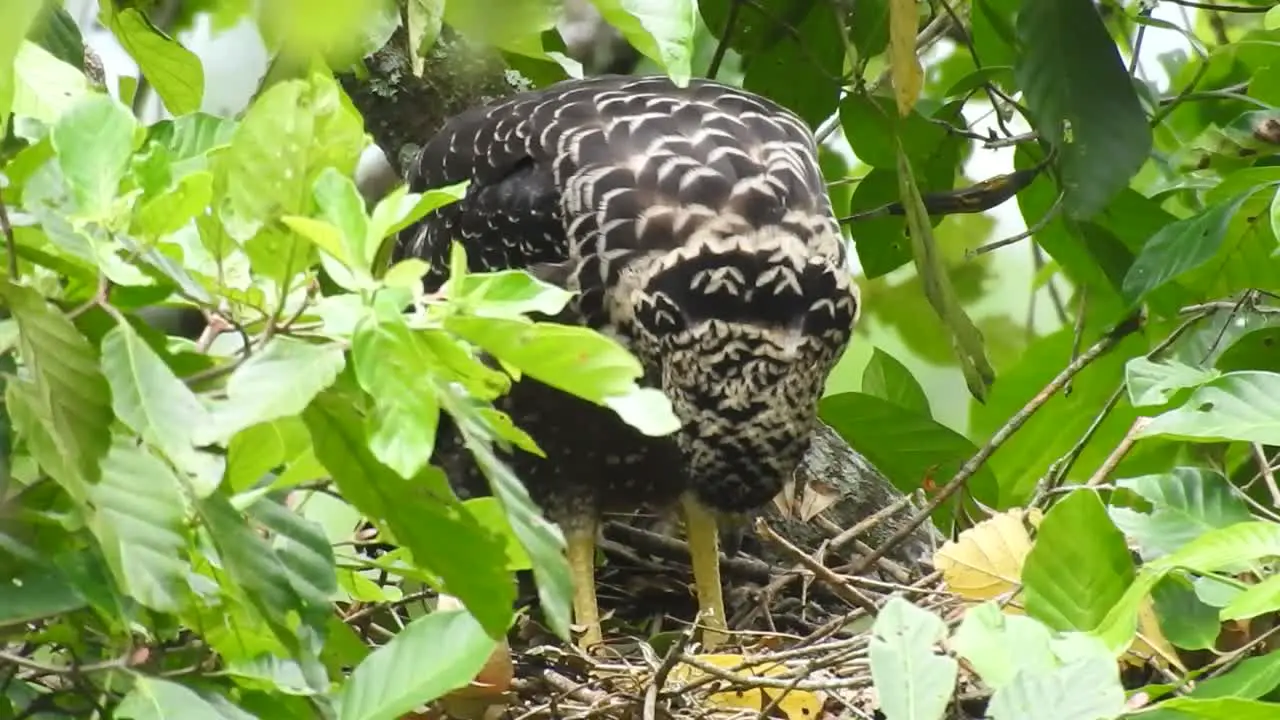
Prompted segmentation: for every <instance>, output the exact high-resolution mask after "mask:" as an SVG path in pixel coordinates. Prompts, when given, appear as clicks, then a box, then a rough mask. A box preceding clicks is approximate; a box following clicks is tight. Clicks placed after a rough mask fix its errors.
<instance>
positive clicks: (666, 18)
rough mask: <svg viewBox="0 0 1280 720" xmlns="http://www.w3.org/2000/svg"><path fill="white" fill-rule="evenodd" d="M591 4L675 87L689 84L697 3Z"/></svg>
mask: <svg viewBox="0 0 1280 720" xmlns="http://www.w3.org/2000/svg"><path fill="white" fill-rule="evenodd" d="M591 4H593V5H595V6H596V9H597V10H599V11H600V16H601V17H603V18H604V20H605V22H607V23H609V24H610V25H612V26H614V27H615V28H617V29H618V31H619V32H621V33H622V36H623V37H624V38H626V39H627V41H628V42H630V43H631V45H632V47H634V48H635V49H637V50H639V51H640V52H641V53H643V54H644V56H645V57H647V58H649V59H650V60H653V61H654V62H656V63H658V65H660V66H661V67H662V68H663V69H665V70H666V71H667V75H669V76H670V77H671V79H672V80H674V81H675V82H676V84H678V85H684V84H685V83H687V82H689V77H690V75H691V74H692V73H693V66H692V64H691V63H692V61H693V38H694V31H695V30H696V29H697V25H698V22H697V21H698V5H697V3H696V2H695V1H694V0H591Z"/></svg>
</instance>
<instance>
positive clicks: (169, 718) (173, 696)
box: [114, 675, 253, 720]
mask: <svg viewBox="0 0 1280 720" xmlns="http://www.w3.org/2000/svg"><path fill="white" fill-rule="evenodd" d="M114 715H115V717H118V718H122V719H123V720H178V718H182V720H251V719H252V718H253V716H252V715H250V714H249V713H246V712H244V711H241V710H238V709H236V708H235V707H234V706H233V705H231V704H230V703H226V704H225V705H223V707H221V708H220V707H217V706H215V705H214V704H213V703H211V702H210V701H209V700H208V699H206V698H205V697H202V696H201V695H200V694H199V693H197V692H196V691H194V690H192V689H191V688H189V687H187V686H185V685H181V684H179V683H176V682H173V681H172V680H163V679H161V678H157V677H150V676H147V675H137V676H135V677H134V678H133V688H132V689H131V690H130V691H129V693H128V694H127V695H125V696H124V699H123V700H121V701H120V705H119V706H118V707H116V708H115V711H114Z"/></svg>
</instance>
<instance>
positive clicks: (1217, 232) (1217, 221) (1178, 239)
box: [1122, 194, 1249, 303]
mask: <svg viewBox="0 0 1280 720" xmlns="http://www.w3.org/2000/svg"><path fill="white" fill-rule="evenodd" d="M1248 197H1249V196H1248V195H1247V194H1245V195H1239V196H1237V197H1235V198H1233V199H1232V200H1229V201H1227V202H1223V203H1219V204H1217V205H1213V206H1211V207H1209V208H1208V209H1206V210H1204V211H1203V212H1201V213H1199V214H1198V215H1193V216H1191V217H1189V218H1185V219H1183V220H1178V221H1177V222H1173V223H1170V224H1168V225H1166V226H1164V228H1162V229H1161V230H1160V231H1159V232H1157V233H1156V234H1155V235H1153V236H1152V237H1151V239H1150V240H1148V241H1147V243H1146V244H1145V245H1143V246H1142V252H1140V253H1138V257H1137V258H1135V259H1134V261H1133V265H1131V266H1130V267H1129V272H1128V273H1127V274H1126V275H1125V278H1124V284H1123V287H1122V290H1123V291H1124V295H1125V298H1127V299H1128V300H1129V302H1131V303H1136V302H1138V301H1139V300H1141V299H1142V298H1143V297H1145V296H1146V295H1147V293H1149V292H1151V291H1152V290H1155V289H1156V288H1158V287H1161V286H1163V285H1164V284H1166V283H1168V282H1170V281H1171V280H1176V279H1177V278H1178V277H1179V276H1181V275H1182V274H1183V273H1185V272H1188V271H1190V270H1194V269H1195V268H1198V267H1200V266H1201V265H1203V264H1205V263H1206V262H1208V261H1209V260H1210V259H1211V258H1213V256H1214V255H1216V254H1217V252H1218V249H1219V248H1220V247H1222V242H1223V240H1224V239H1225V238H1226V236H1227V228H1228V226H1229V225H1230V223H1231V218H1232V217H1234V216H1235V214H1236V211H1237V210H1239V209H1240V206H1241V205H1242V204H1243V203H1244V201H1245V200H1247V199H1248Z"/></svg>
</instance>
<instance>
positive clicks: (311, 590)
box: [248, 498, 338, 607]
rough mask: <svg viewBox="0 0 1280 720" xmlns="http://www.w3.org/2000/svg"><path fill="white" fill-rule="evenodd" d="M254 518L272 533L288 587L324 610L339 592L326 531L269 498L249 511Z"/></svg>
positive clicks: (263, 499) (258, 502) (261, 500)
mask: <svg viewBox="0 0 1280 720" xmlns="http://www.w3.org/2000/svg"><path fill="white" fill-rule="evenodd" d="M248 513H249V516H250V517H251V518H253V519H254V520H256V521H257V522H259V523H260V524H262V526H263V527H265V528H267V529H268V530H270V531H271V532H272V533H273V537H272V539H271V547H272V549H273V550H274V551H275V553H276V554H277V555H278V556H279V558H280V562H281V564H282V565H283V566H284V569H285V574H286V576H287V577H288V578H289V584H290V585H292V586H293V589H294V591H295V592H297V593H298V597H300V598H302V600H303V602H305V603H306V604H308V605H310V606H312V607H325V606H327V605H328V604H329V597H330V596H331V595H333V593H335V592H337V590H338V579H337V575H336V573H335V569H334V558H333V546H332V545H331V544H330V543H329V539H328V538H327V537H326V536H325V534H324V530H323V529H322V528H321V527H320V526H319V525H318V524H316V523H314V522H312V521H310V520H307V519H305V518H303V517H300V516H299V515H298V514H297V513H295V512H294V511H292V510H290V509H288V508H287V507H285V506H284V505H282V504H280V503H279V502H276V501H274V500H271V499H268V498H262V499H259V500H258V501H257V502H255V503H253V504H252V505H250V506H249V508H248Z"/></svg>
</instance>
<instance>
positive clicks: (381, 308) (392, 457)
mask: <svg viewBox="0 0 1280 720" xmlns="http://www.w3.org/2000/svg"><path fill="white" fill-rule="evenodd" d="M382 297H386V296H385V295H382V296H380V298H382ZM351 360H352V363H354V365H355V371H356V378H357V380H359V382H360V387H362V388H364V389H365V391H366V392H368V393H369V396H370V397H372V398H373V403H374V411H373V412H372V413H371V414H370V415H369V418H368V425H369V449H370V450H372V451H373V454H374V456H375V457H377V458H378V460H379V461H381V462H382V463H383V464H385V465H387V466H388V467H390V468H391V469H392V470H395V471H396V472H397V473H399V474H400V476H401V477H405V478H411V477H413V476H414V475H415V474H417V473H418V472H419V471H420V470H422V468H423V467H425V466H426V464H427V462H428V461H429V460H430V459H431V453H432V452H433V450H434V449H435V444H436V428H437V425H438V424H439V421H440V403H439V401H438V400H436V393H437V392H439V391H440V390H439V388H438V387H437V384H436V383H435V382H433V378H432V374H433V370H432V369H433V368H434V367H438V366H439V365H440V364H441V363H440V362H439V361H438V360H436V358H435V353H434V352H433V351H432V348H431V345H430V344H429V343H428V342H427V341H426V339H425V338H424V337H423V334H422V333H420V332H419V333H415V332H414V331H412V330H410V329H409V326H408V325H407V324H406V323H405V320H404V316H402V315H401V314H400V311H399V310H398V308H397V307H396V306H395V305H394V304H392V303H388V302H378V303H376V306H375V309H374V312H373V313H372V314H370V316H368V317H366V318H365V320H364V321H362V322H361V323H360V324H359V325H358V326H357V327H356V332H355V335H354V336H353V337H352V341H351Z"/></svg>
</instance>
